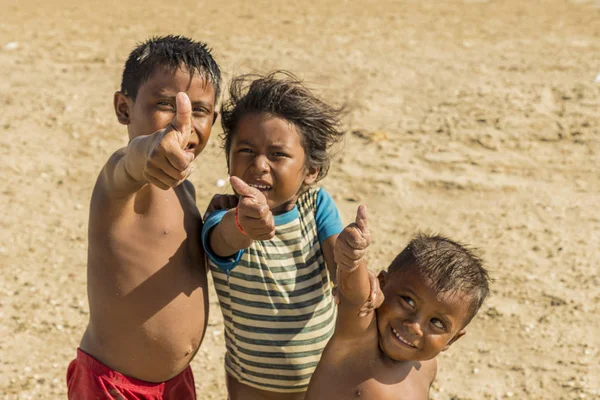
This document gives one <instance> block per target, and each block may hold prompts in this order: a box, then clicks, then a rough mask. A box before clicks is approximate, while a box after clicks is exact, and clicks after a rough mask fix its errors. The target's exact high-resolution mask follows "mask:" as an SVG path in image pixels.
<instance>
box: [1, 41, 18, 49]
mask: <svg viewBox="0 0 600 400" xmlns="http://www.w3.org/2000/svg"><path fill="white" fill-rule="evenodd" d="M18 48H19V43H17V42H8V43H6V45H5V46H4V50H16V49H18Z"/></svg>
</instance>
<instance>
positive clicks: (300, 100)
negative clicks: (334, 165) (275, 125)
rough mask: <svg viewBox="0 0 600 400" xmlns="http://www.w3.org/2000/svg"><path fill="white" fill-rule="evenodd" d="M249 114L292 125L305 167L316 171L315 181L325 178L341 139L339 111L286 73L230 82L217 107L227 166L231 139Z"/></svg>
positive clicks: (342, 134)
mask: <svg viewBox="0 0 600 400" xmlns="http://www.w3.org/2000/svg"><path fill="white" fill-rule="evenodd" d="M250 113H256V114H268V115H272V116H275V117H278V118H282V119H284V120H286V121H288V122H290V123H292V124H293V125H294V126H295V127H296V129H298V132H299V133H300V136H301V143H302V147H303V148H304V152H305V153H306V163H305V166H306V167H307V168H319V174H318V176H317V179H316V180H317V181H318V180H321V179H323V178H324V177H325V176H326V175H327V171H328V170H329V166H330V164H331V154H330V152H329V150H330V149H331V147H332V145H334V144H335V143H337V142H339V141H340V140H341V139H342V137H343V136H344V132H342V131H341V130H340V126H341V121H340V116H341V113H342V109H341V108H340V109H336V108H333V107H331V106H329V105H328V104H326V103H324V102H323V101H321V100H319V99H318V98H317V97H315V96H314V95H313V94H312V93H311V91H310V90H309V89H308V88H307V87H306V86H304V84H303V83H302V81H300V80H299V79H298V78H297V77H296V76H294V75H293V74H292V73H290V72H287V71H275V72H272V73H270V74H268V75H266V76H261V75H255V74H247V75H241V76H238V77H236V78H234V79H233V80H232V81H231V85H230V86H229V100H227V101H226V102H225V103H223V105H222V106H221V124H222V126H223V135H222V136H221V139H222V140H223V148H224V150H225V156H226V158H227V164H228V165H229V150H230V149H231V141H232V137H233V135H234V133H235V130H236V128H237V126H238V123H239V122H240V120H241V119H242V117H243V116H244V115H246V114H250Z"/></svg>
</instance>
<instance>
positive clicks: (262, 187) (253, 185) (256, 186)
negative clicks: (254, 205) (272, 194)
mask: <svg viewBox="0 0 600 400" xmlns="http://www.w3.org/2000/svg"><path fill="white" fill-rule="evenodd" d="M250 186H252V187H253V188H257V189H258V190H268V189H271V187H270V186H267V185H256V184H254V183H251V184H250Z"/></svg>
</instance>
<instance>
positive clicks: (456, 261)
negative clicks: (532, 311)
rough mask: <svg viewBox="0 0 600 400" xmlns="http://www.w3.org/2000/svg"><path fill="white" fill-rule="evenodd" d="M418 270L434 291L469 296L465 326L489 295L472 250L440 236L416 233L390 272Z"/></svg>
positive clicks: (392, 265) (485, 281)
mask: <svg viewBox="0 0 600 400" xmlns="http://www.w3.org/2000/svg"><path fill="white" fill-rule="evenodd" d="M413 267H414V268H417V269H418V270H419V273H420V274H421V276H423V277H424V278H426V279H428V280H430V282H431V285H432V287H433V289H434V290H435V291H436V292H440V293H442V292H458V291H460V292H464V293H466V294H468V295H469V296H470V297H471V304H470V306H469V315H468V317H467V321H466V323H465V326H466V325H467V324H468V323H469V322H470V321H471V319H472V318H473V317H474V316H475V314H477V311H479V308H480V307H481V305H482V304H483V301H484V300H485V298H486V297H487V296H488V294H489V292H490V289H489V276H488V273H487V271H486V270H485V268H483V265H482V260H481V258H479V257H478V256H477V255H475V254H474V252H473V250H470V249H468V248H467V247H466V246H465V245H462V244H459V243H457V242H455V241H452V240H450V239H448V238H445V237H443V236H441V235H425V234H418V235H417V236H415V237H414V238H413V239H412V240H411V241H410V243H409V244H408V246H406V248H405V249H404V250H402V252H401V253H400V254H398V256H397V257H396V258H395V259H394V261H393V262H392V264H391V265H390V267H389V268H388V271H389V272H390V273H393V272H397V271H402V270H407V269H409V268H413Z"/></svg>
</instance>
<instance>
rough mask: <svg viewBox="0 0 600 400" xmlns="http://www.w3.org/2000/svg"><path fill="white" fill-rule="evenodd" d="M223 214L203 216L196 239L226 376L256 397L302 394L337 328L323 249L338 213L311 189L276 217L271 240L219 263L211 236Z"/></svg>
mask: <svg viewBox="0 0 600 400" xmlns="http://www.w3.org/2000/svg"><path fill="white" fill-rule="evenodd" d="M225 212H226V211H217V212H215V213H213V214H211V215H210V216H208V218H207V219H206V222H205V224H204V228H203V231H202V241H203V243H204V247H205V249H206V251H207V253H208V256H209V265H210V270H211V272H212V276H213V280H214V283H215V289H216V291H217V295H218V297H219V304H220V305H221V311H222V312H223V319H224V323H225V345H226V346H227V352H226V354H225V369H226V370H227V372H228V373H229V374H230V375H232V376H233V377H235V378H236V379H237V380H238V381H239V382H241V383H244V384H246V385H249V386H253V387H255V388H258V389H262V390H268V391H274V392H301V391H305V390H306V389H307V387H308V382H309V381H310V377H311V375H312V373H313V372H314V370H315V368H316V366H317V363H318V362H319V359H320V357H321V353H322V352H323V349H324V348H325V345H326V344H327V342H328V340H329V338H330V337H331V335H332V334H333V330H334V326H335V306H334V303H333V299H332V296H331V290H330V280H329V274H328V271H327V266H326V264H325V259H324V257H323V251H322V250H321V244H322V243H323V241H324V240H325V239H327V238H328V237H330V236H331V235H334V234H338V233H340V232H341V230H342V228H343V226H342V222H341V220H340V216H339V213H338V210H337V208H336V206H335V204H334V202H333V200H332V199H331V196H330V195H329V194H328V193H327V192H326V191H325V190H324V189H322V188H313V189H310V190H308V191H306V192H305V193H303V194H302V195H300V196H299V198H298V200H297V202H296V206H295V207H294V209H293V210H291V211H288V212H286V213H284V214H281V215H276V216H275V217H274V219H275V226H276V232H275V237H273V239H271V240H263V241H254V242H253V243H252V245H251V246H250V247H249V248H247V249H245V250H241V251H240V252H239V253H237V254H234V255H233V256H232V257H230V258H222V257H218V256H216V255H215V254H214V253H213V252H212V251H211V249H210V246H209V233H210V230H211V229H212V228H213V227H214V226H215V225H217V224H218V223H219V222H220V221H221V219H222V218H223V215H224V214H225Z"/></svg>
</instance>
